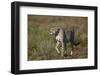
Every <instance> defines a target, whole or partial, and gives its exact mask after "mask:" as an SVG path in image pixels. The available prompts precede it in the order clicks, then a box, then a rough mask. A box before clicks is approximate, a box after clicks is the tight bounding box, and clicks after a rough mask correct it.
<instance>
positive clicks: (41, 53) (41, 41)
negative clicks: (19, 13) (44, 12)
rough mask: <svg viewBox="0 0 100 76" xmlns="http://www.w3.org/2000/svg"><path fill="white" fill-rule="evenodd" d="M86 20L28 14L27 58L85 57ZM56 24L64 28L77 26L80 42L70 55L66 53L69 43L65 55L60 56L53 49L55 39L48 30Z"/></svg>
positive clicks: (82, 18) (84, 18)
mask: <svg viewBox="0 0 100 76" xmlns="http://www.w3.org/2000/svg"><path fill="white" fill-rule="evenodd" d="M87 21H88V18H87V17H74V16H72V17H71V16H39V15H28V60H52V59H79V58H87V57H88V50H87V49H88V48H87V45H88V43H87V40H88V33H87V31H88V30H87V29H88V22H87ZM58 26H59V27H62V28H64V29H65V30H70V29H71V28H72V27H75V28H78V31H79V34H78V36H79V40H80V44H79V45H78V46H77V47H76V49H75V50H73V55H72V56H70V55H69V54H68V53H69V51H70V50H71V47H70V43H69V44H68V47H67V55H65V57H61V56H60V55H59V54H58V53H57V52H56V50H55V45H56V40H55V38H54V36H51V35H50V34H49V30H50V28H53V27H58Z"/></svg>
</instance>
